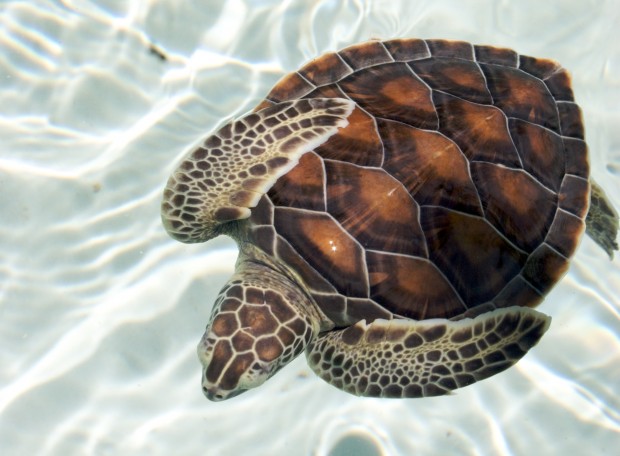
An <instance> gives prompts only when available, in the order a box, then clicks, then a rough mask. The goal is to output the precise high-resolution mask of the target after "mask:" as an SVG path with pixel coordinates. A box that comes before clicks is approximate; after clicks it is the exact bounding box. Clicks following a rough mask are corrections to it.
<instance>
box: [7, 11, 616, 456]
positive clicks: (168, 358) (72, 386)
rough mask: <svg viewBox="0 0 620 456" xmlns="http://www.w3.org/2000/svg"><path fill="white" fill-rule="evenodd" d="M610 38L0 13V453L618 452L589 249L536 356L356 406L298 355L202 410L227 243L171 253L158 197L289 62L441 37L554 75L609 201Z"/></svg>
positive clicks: (392, 14) (469, 23)
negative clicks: (577, 113)
mask: <svg viewBox="0 0 620 456" xmlns="http://www.w3.org/2000/svg"><path fill="white" fill-rule="evenodd" d="M619 23H620V6H619V4H618V2H617V1H615V0H609V1H580V0H573V1H549V0H548V1H546V2H541V1H539V0H522V1H518V2H517V1H512V2H509V1H491V0H479V1H474V0H469V1H463V0H450V1H417V2H410V1H402V2H398V1H382V2H379V1H284V2H283V1H281V0H277V1H275V0H274V1H248V0H246V1H243V0H226V1H209V0H208V1H193V2H179V1H174V0H161V1H137V0H136V1H122V0H117V1H112V0H108V1H87V0H65V1H56V2H54V1H44V0H33V1H1V2H0V252H1V254H0V255H1V256H0V454H2V455H34V454H36V455H169V454H183V455H204V454H207V455H241V454H254V455H341V456H342V455H345V454H356V455H379V454H381V455H411V454H415V455H438V454H440V455H462V454H467V455H487V454H488V455H491V454H493V455H531V454H543V455H555V454H558V455H560V454H561V455H568V454H570V455H582V454H583V455H586V454H588V455H590V454H614V453H616V452H617V448H618V446H619V445H620V400H619V399H618V397H619V393H620V391H619V385H620V367H619V366H620V316H619V314H620V260H619V259H618V258H616V259H615V260H614V261H613V262H610V261H609V260H608V259H607V258H606V257H605V255H604V254H603V253H602V252H601V251H600V250H599V249H598V248H596V247H595V246H594V244H593V243H592V242H591V241H590V240H589V239H585V240H584V241H583V242H582V245H581V247H580V249H579V251H578V253H577V255H576V256H575V259H574V262H573V264H572V267H571V270H570V272H569V273H568V275H567V276H566V277H565V278H564V280H563V282H562V283H561V284H560V285H559V286H558V287H556V289H555V290H554V291H553V292H552V293H551V294H550V295H549V297H548V298H547V300H546V301H545V303H543V305H542V306H541V310H542V311H543V312H545V313H548V314H550V315H552V316H553V323H552V326H551V329H550V331H549V332H548V333H547V335H546V336H545V337H544V338H543V339H542V341H541V343H540V344H539V345H538V346H537V347H536V348H535V349H534V350H532V352H530V353H529V354H528V355H527V356H526V358H525V359H524V360H522V361H521V362H520V363H519V364H518V365H517V366H516V367H515V368H512V369H510V370H508V371H507V372H505V373H502V374H501V375H498V376H496V377H493V378H491V379H489V380H487V381H484V382H481V383H479V384H476V385H474V386H471V387H468V388H465V389H462V390H459V391H458V392H457V393H456V394H454V395H453V396H450V397H439V398H431V399H424V400H402V401H391V400H375V399H360V398H356V397H353V396H349V395H347V394H345V393H342V392H340V391H338V390H336V389H334V388H332V387H331V386H329V385H327V384H325V383H324V382H322V381H321V380H319V379H318V378H316V377H315V376H314V374H312V372H311V371H310V370H309V369H308V368H307V367H306V364H305V360H304V359H303V357H301V358H299V359H298V360H296V361H295V362H294V363H293V364H292V365H290V366H288V367H287V368H286V369H284V370H283V371H282V372H280V373H279V374H278V375H277V376H276V377H274V378H273V379H271V380H270V381H269V382H268V383H267V384H265V385H264V386H263V387H261V388H260V389H258V390H256V391H252V392H248V393H246V394H244V395H243V396H240V397H238V398H236V399H233V400H231V401H228V402H223V403H211V402H208V401H207V400H206V399H205V398H204V397H203V395H202V392H201V389H200V383H199V380H200V365H199V363H198V360H197V357H196V353H195V346H196V344H197V342H198V340H199V339H200V337H201V335H202V332H203V329H204V325H205V324H206V321H207V319H208V316H209V313H210V309H211V305H212V302H213V301H214V298H215V295H216V293H217V291H218V290H219V288H220V287H221V286H222V285H223V283H224V282H225V281H226V279H227V277H228V276H229V275H230V274H231V272H232V268H233V264H234V260H235V257H236V250H235V246H234V244H233V243H232V242H231V241H229V240H227V239H226V238H218V239H217V240H215V241H212V242H211V243H209V244H207V245H189V246H188V245H182V244H179V243H176V242H174V241H173V240H171V239H170V238H168V236H167V235H166V234H165V232H164V230H163V228H162V226H161V223H160V218H159V203H160V194H161V191H162V188H163V186H164V184H165V182H166V179H167V177H168V175H169V174H170V172H171V171H172V170H173V168H174V167H175V165H176V163H177V162H178V160H179V159H180V157H181V156H182V155H183V154H184V153H185V152H186V151H187V149H188V148H189V147H190V146H191V145H192V144H194V143H195V142H197V141H198V140H199V139H200V138H201V137H202V136H204V135H206V134H207V133H208V132H209V131H211V130H213V129H214V128H215V127H216V126H218V125H220V124H222V123H223V122H224V121H225V120H226V119H230V118H231V117H233V116H238V115H240V114H242V113H244V112H246V111H247V110H249V109H250V108H251V107H253V106H254V105H255V104H256V103H257V102H258V101H259V100H260V99H261V98H262V97H263V96H264V95H265V94H266V93H267V91H268V90H269V89H270V87H271V86H272V85H273V84H274V83H275V82H276V81H277V80H278V79H279V77H281V76H282V75H283V74H284V73H286V72H289V71H291V70H294V69H295V68H297V67H298V66H300V64H302V63H303V62H305V61H307V60H308V59H310V58H312V57H315V56H317V55H319V54H320V53H322V52H325V51H328V50H335V49H338V48H341V47H344V46H346V45H349V44H353V43H356V42H359V41H363V40H366V39H368V38H391V37H422V38H430V37H444V38H454V39H464V40H468V41H473V42H476V43H484V44H495V45H501V46H507V47H512V48H515V49H516V50H518V51H519V52H521V53H523V54H530V55H536V56H542V57H550V58H554V59H556V60H558V61H560V62H561V63H562V64H563V65H564V66H566V67H567V68H568V69H569V70H571V71H572V73H573V78H574V89H575V94H576V97H577V100H578V102H579V103H580V104H581V106H582V108H583V111H584V114H585V119H586V128H587V138H588V142H589V144H590V150H591V162H592V171H593V175H594V176H595V178H596V179H597V180H598V182H599V183H600V184H601V185H602V186H603V187H605V188H606V190H607V192H608V193H609V194H610V195H611V196H612V198H613V200H614V201H615V204H616V207H620V197H619V196H618V195H620V28H619V27H618V25H617V24H619ZM153 46H154V47H155V48H153Z"/></svg>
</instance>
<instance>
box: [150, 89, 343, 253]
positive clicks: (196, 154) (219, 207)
mask: <svg viewBox="0 0 620 456" xmlns="http://www.w3.org/2000/svg"><path fill="white" fill-rule="evenodd" d="M353 107H354V103H353V102H352V101H350V100H346V99H342V98H315V99H304V100H294V101H287V102H283V103H278V104H275V105H273V106H270V107H268V108H265V109H262V110H261V111H258V112H256V113H252V114H248V115H247V116H245V117H242V118H241V119H239V120H236V121H234V122H231V123H229V124H227V125H225V126H224V127H223V128H221V129H220V130H219V131H217V132H216V133H215V134H213V135H212V136H210V137H209V138H208V139H207V140H206V141H205V142H204V144H203V145H202V146H201V147H199V148H197V149H196V150H194V151H192V152H191V153H190V154H189V155H188V156H187V157H186V158H185V160H183V162H182V163H181V164H180V165H179V167H178V168H177V170H176V171H175V172H174V173H173V174H172V176H171V177H170V179H169V180H168V184H167V185H166V189H165V190H164V199H163V202H162V220H163V222H164V226H165V228H166V230H167V231H168V233H169V234H170V235H171V236H172V237H174V238H175V239H177V240H179V241H182V242H203V241H207V240H209V239H211V238H213V237H215V236H217V235H218V234H220V233H221V232H222V231H223V230H222V226H223V225H225V224H226V223H227V222H230V221H233V220H241V219H245V218H248V217H249V216H250V208H252V207H254V206H256V204H257V203H258V200H259V199H260V197H261V196H262V195H263V194H264V193H266V192H267V190H269V188H270V187H271V186H272V185H273V184H274V183H275V181H276V180H277V179H278V177H280V176H282V175H283V174H285V173H287V172H288V171H289V170H291V169H292V168H293V167H294V166H295V165H296V164H297V163H298V162H299V158H300V157H301V156H302V155H303V154H304V153H306V152H308V151H310V150H313V149H315V148H316V147H318V146H320V145H321V144H323V143H324V142H325V141H327V140H328V139H329V138H330V137H331V136H332V135H334V134H335V133H336V132H337V131H338V129H339V128H342V127H345V126H346V125H348V121H347V117H348V116H349V115H350V114H351V112H352V111H353Z"/></svg>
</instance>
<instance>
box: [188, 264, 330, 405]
mask: <svg viewBox="0 0 620 456" xmlns="http://www.w3.org/2000/svg"><path fill="white" fill-rule="evenodd" d="M310 309H313V304H312V302H311V301H310V299H309V298H308V296H307V295H306V294H305V293H304V292H303V290H301V288H299V287H298V286H296V285H295V284H294V283H293V282H291V281H290V280H289V279H287V278H285V277H284V276H283V275H281V274H280V273H278V272H276V271H274V270H273V269H271V268H269V267H267V266H265V265H262V264H258V263H253V262H246V263H242V265H241V267H238V268H237V273H236V274H235V275H234V276H233V277H232V278H231V280H230V281H229V282H228V284H227V285H226V286H225V287H224V288H223V289H222V291H221V292H220V295H219V297H218V299H217V301H216V303H215V306H214V308H213V313H212V314H211V320H210V322H209V324H208V325H207V329H206V331H205V334H204V336H203V337H202V340H201V341H200V343H199V344H198V357H199V358H200V361H201V363H202V365H203V368H204V369H203V375H202V389H203V392H204V394H205V396H207V398H208V399H211V400H213V401H221V400H225V399H229V398H231V397H234V396H237V395H239V394H241V393H243V392H244V391H247V390H249V389H251V388H255V387H257V386H260V385H261V384H263V383H264V382H265V381H266V380H267V379H268V378H270V377H271V376H272V375H274V374H275V373H276V372H277V371H278V370H279V369H280V368H281V367H283V366H285V365H286V364H288V363H289V362H290V361H291V360H292V359H293V358H295V357H296V356H297V355H299V354H300V353H301V352H302V351H303V350H304V348H305V347H306V346H307V345H308V343H309V342H310V341H311V340H312V338H313V337H315V336H316V335H317V334H318V328H319V323H318V320H317V319H316V318H313V317H312V315H313V313H312V312H309V310H310ZM315 320H317V321H315Z"/></svg>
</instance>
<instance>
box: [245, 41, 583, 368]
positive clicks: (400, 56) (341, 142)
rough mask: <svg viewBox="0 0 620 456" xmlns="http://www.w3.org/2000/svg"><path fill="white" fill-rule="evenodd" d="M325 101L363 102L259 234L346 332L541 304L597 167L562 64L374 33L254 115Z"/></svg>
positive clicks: (288, 82) (264, 219) (305, 160)
mask: <svg viewBox="0 0 620 456" xmlns="http://www.w3.org/2000/svg"><path fill="white" fill-rule="evenodd" d="M313 97H336V98H349V99H350V100H353V101H354V102H355V103H356V107H355V109H354V111H353V113H352V114H351V115H350V116H349V118H348V121H349V125H348V126H347V127H346V128H344V129H341V130H339V131H338V133H337V134H336V135H334V136H332V137H331V138H330V139H329V140H328V141H327V142H326V143H324V144H322V145H321V146H320V147H318V148H316V149H315V150H314V152H310V153H307V154H306V155H304V156H303V157H302V159H301V160H300V162H299V164H298V165H297V166H296V167H295V168H294V169H292V170H291V172H289V173H288V174H286V175H284V176H282V177H280V178H279V179H278V180H277V182H276V183H275V185H274V186H273V187H272V188H271V189H270V190H269V192H268V194H267V195H266V196H264V197H263V198H262V199H261V201H260V202H259V204H258V206H257V207H256V208H255V209H254V210H253V211H252V216H251V218H250V222H251V223H250V224H249V225H248V227H249V234H248V235H249V239H250V241H251V242H252V243H254V244H255V245H258V246H259V247H261V248H262V249H263V250H264V251H265V252H267V253H268V254H270V255H273V256H274V257H275V258H276V259H279V260H280V261H281V262H282V263H283V264H286V265H288V266H289V267H290V268H291V269H292V270H293V271H294V272H295V274H297V275H298V276H299V277H301V278H302V279H303V280H304V281H305V283H306V285H307V287H308V289H309V291H310V293H311V295H312V297H313V298H314V299H315V300H316V302H317V303H318V304H319V306H320V307H321V309H322V310H323V312H324V313H325V314H326V315H327V316H328V317H329V318H330V319H332V320H333V321H334V322H335V323H336V325H337V326H346V325H349V324H352V323H355V322H356V321H358V320H359V318H360V316H361V317H362V318H366V319H367V320H368V321H372V320H373V319H374V318H378V317H380V316H387V317H389V316H390V315H392V314H394V315H398V316H403V317H408V318H413V319H417V320H421V319H426V318H435V317H439V318H457V317H459V316H462V315H475V314H476V313H478V312H477V311H476V309H477V308H479V309H480V311H482V309H486V310H488V309H492V308H499V307H505V306H534V305H536V304H538V303H539V302H540V301H541V300H542V297H543V296H544V295H545V294H546V293H547V292H548V291H549V290H550V289H551V287H552V286H553V285H554V284H555V283H556V282H557V280H559V279H560V278H561V276H562V275H563V273H564V272H565V271H566V269H567V267H568V259H569V257H570V256H571V255H572V254H573V252H574V250H575V248H576V246H577V243H578V240H579V238H580V236H581V234H582V233H583V231H584V228H585V224H584V218H585V214H586V212H587V209H588V195H589V183H588V177H589V172H588V161H587V147H586V144H585V142H584V141H583V125H582V121H581V113H580V110H579V107H578V106H577V105H576V104H575V103H574V100H573V94H572V90H571V88H570V77H569V75H568V73H567V72H566V70H564V69H563V68H562V67H560V66H559V65H558V64H557V63H555V62H552V61H549V60H544V59H535V58H531V57H526V56H520V55H518V54H516V53H515V52H514V51H511V50H507V49H498V48H492V47H487V46H473V45H471V44H469V43H463V42H450V41H441V40H427V41H423V40H393V41H385V42H379V41H375V42H370V43H364V44H361V45H356V46H352V47H349V48H347V49H344V50H342V51H340V52H337V53H330V54H326V55H324V56H322V57H320V58H318V59H316V60H313V61H312V62H310V63H308V64H307V65H305V66H304V67H302V68H301V69H300V70H299V71H297V72H295V73H291V74H290V75H288V76H286V77H285V78H284V79H282V80H281V81H280V83H278V84H277V85H276V86H275V87H274V89H273V90H272V91H271V92H270V93H269V95H268V96H267V97H266V100H265V101H264V102H263V103H261V104H260V105H259V107H258V108H257V109H261V108H264V107H266V106H269V105H271V104H273V103H279V102H282V101H286V100H295V99H299V98H313ZM252 223H253V224H252ZM386 311H387V312H386ZM442 356H445V354H444V355H442Z"/></svg>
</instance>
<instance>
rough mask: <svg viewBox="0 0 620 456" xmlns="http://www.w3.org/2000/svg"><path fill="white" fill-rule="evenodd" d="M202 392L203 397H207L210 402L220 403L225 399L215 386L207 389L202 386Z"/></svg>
mask: <svg viewBox="0 0 620 456" xmlns="http://www.w3.org/2000/svg"><path fill="white" fill-rule="evenodd" d="M202 392H203V393H204V395H205V396H207V399H209V400H211V401H222V400H224V399H226V396H225V395H224V394H223V393H222V392H221V390H220V389H219V388H218V387H217V386H209V387H206V386H203V387H202Z"/></svg>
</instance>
